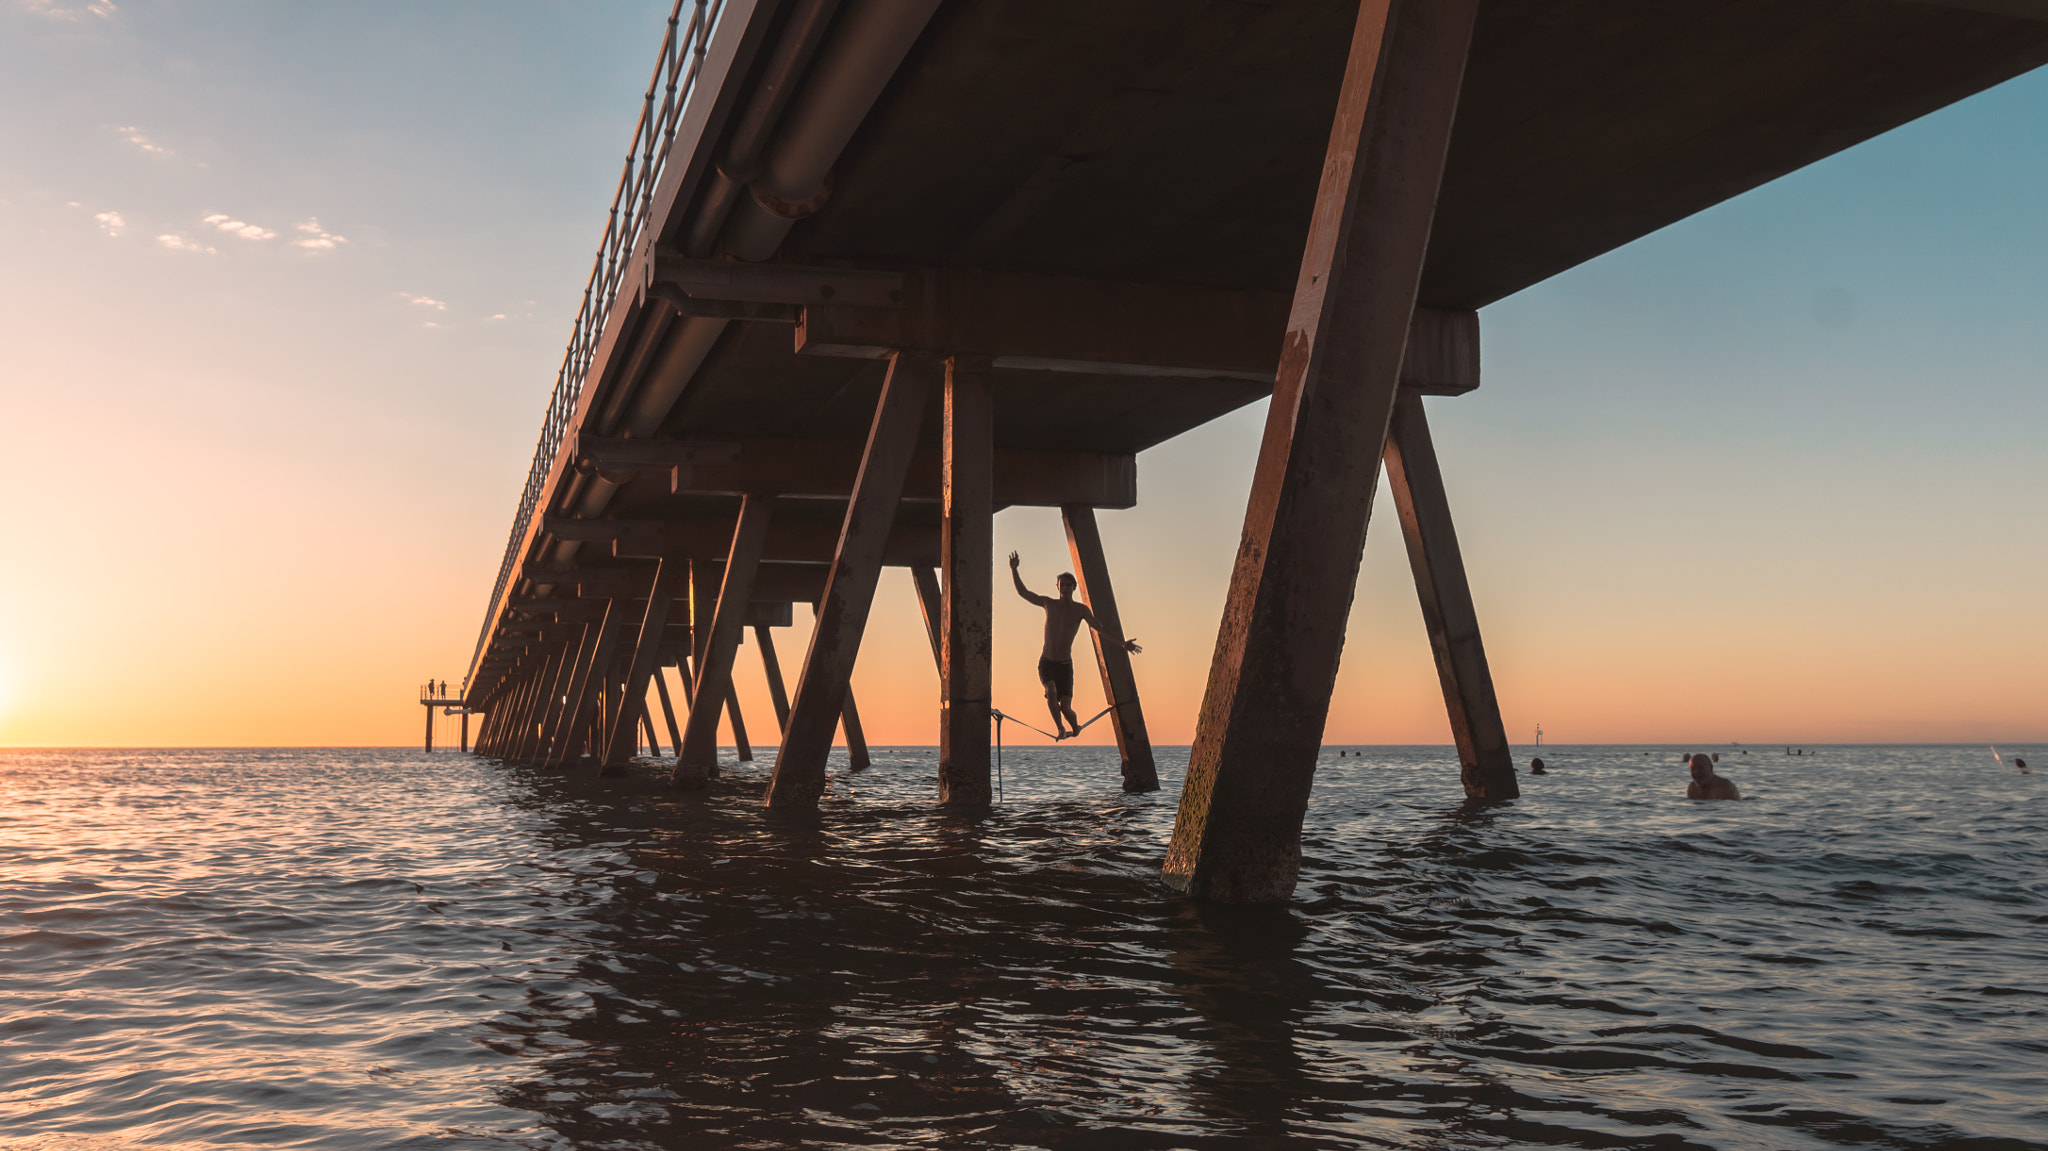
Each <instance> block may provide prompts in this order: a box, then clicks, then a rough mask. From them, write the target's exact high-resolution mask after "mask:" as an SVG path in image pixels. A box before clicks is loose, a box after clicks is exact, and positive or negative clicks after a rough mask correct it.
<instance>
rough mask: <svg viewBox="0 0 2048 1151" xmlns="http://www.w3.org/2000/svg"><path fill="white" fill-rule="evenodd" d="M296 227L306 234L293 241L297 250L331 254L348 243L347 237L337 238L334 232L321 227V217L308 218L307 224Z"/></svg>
mask: <svg viewBox="0 0 2048 1151" xmlns="http://www.w3.org/2000/svg"><path fill="white" fill-rule="evenodd" d="M294 227H296V228H297V229H298V230H299V231H301V232H303V233H305V234H304V235H302V236H300V237H299V238H298V239H296V240H293V241H292V246H293V247H295V248H304V249H306V250H307V251H309V252H331V251H333V250H334V249H335V248H337V247H339V246H340V245H342V244H346V243H348V237H347V236H337V235H335V234H334V233H333V232H330V231H328V230H326V229H325V228H322V227H321V226H320V217H318V216H308V217H306V222H305V223H303V224H297V225H294Z"/></svg>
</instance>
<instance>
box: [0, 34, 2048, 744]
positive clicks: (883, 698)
mask: <svg viewBox="0 0 2048 1151" xmlns="http://www.w3.org/2000/svg"><path fill="white" fill-rule="evenodd" d="M230 12H239V13H240V14H239V15H237V16H234V18H232V19H230V17H229V16H228V15H224V13H230ZM666 15H667V5H666V4H665V3H631V4H617V5H610V6H606V7H605V8H603V9H602V10H596V9H588V8H585V7H583V6H577V5H567V4H555V5H548V4H514V5H509V6H508V5H483V4H447V5H436V6H431V7H425V8H415V7H412V6H403V5H383V4H369V5H363V6H355V5H348V6H339V5H337V6H324V7H321V8H317V9H316V8H314V7H311V6H297V5H292V6H263V5H250V6H247V7H245V8H243V9H233V8H208V9H206V10H205V14H204V15H192V14H181V13H180V12H178V11H176V10H174V9H170V8H165V9H154V8H144V7H138V6H125V5H124V6H119V7H116V6H115V5H111V4H103V3H102V4H79V5H65V4H60V3H26V4H25V3H15V2H11V0H10V2H9V3H7V4H6V6H5V7H0V99H4V101H5V104H6V107H7V108H8V109H9V114H8V115H7V116H5V117H4V118H0V133H4V139H0V344H4V346H5V347H6V348H7V350H8V352H7V359H6V363H5V367H4V368H0V389H4V396H0V400H4V413H5V414H4V419H0V479H4V490H5V492H6V494H7V500H6V509H7V510H6V515H5V519H4V530H0V540H4V547H5V548H6V554H5V563H0V745H16V746H20V745H40V746H47V745H94V746H106V745H330V744H364V745H387V744H394V745H395V744H409V743H414V742H416V741H417V740H418V738H419V726H420V719H421V717H420V708H419V707H418V706H417V705H416V704H414V703H413V702H412V693H413V691H414V688H415V686H416V685H417V684H418V683H419V682H420V681H421V680H423V679H425V678H427V677H428V676H433V677H436V678H447V679H450V680H459V679H460V678H461V676H462V675H463V673H464V671H465V669H466V667H467V664H468V660H469V657H470V653H471V650H472V648H473V645H474V644H475V642H476V630H477V627H478V625H479V623H480V622H481V619H482V616H483V613H484V610H485V607H486V603H485V597H486V595H487V594H488V592H489V591H490V586H491V581H492V579H493V577H494V575H495V574H496V570H497V566H498V561H499V558H500V555H501V554H502V551H503V548H504V542H505V533H506V530H507V528H508V526H509V524H510V520H511V516H512V512H513V510H514V503H515V500H516V497H517V495H518V489H519V485H520V482H521V481H522V479H523V477H524V474H525V471H526V467H527V463H528V460H529V458H530V456H531V453H532V449H533V441H534V436H535V433H536V431H537V429H538V426H539V421H540V416H541V409H542V405H543V402H544V399H545V396H546V394H547V390H548V388H549V387H550V385H551V384H552V382H553V380H554V374H555V369H556V366H557V365H558V363H559V361H560V358H561V347H562V343H563V341H564V340H565V339H566V337H567V335H568V330H569V324H570V321H571V319H572V317H573V316H574V314H575V310H576V305H577V302H578V298H579V295H580V293H581V290H582V286H583V283H584V279H585V275H586V273H587V270H588V266H589V261H590V253H591V250H592V248H593V246H594V244H595V241H596V240H597V237H598V235H599V233H600V231H601V229H602V226H603V215H604V208H605V205H606V203H607V202H608V200H609V195H610V189H611V185H612V182H613V181H614V180H615V179H616V177H617V169H618V160H619V150H620V149H621V148H622V147H623V145H624V142H625V140H626V139H627V136H628V133H629V131H630V129H631V127H632V118H633V116H634V115H635V113H636V110H637V104H638V99H639V92H640V89H641V87H642V86H643V85H644V84H645V82H646V75H647V70H648V68H649V66H650V63H651V60H652V56H653V52H654V49H655V46H656V44H657V42H658V38H659V35H660V26H661V23H662V20H663V19H664V18H665V16H666ZM2044 202H2048V75H2042V74H2035V75H2030V76H2026V77H2022V78H2020V79H2019V80H2016V81H2014V82H2012V83H2009V84H2007V85H2005V86H2003V87H2001V88H1998V89H1994V90H1993V91H1991V92H1989V93H1986V94H1984V95H1981V96H1979V97H1977V98H1974V99H1972V100H1970V101H1967V102H1965V103H1963V104H1960V105H1958V106H1955V107H1953V108H1950V109H1948V110H1946V111H1943V112H1941V113H1938V114H1936V115H1935V116H1932V117H1929V118H1927V119H1925V120H1922V121H1920V122H1917V123H1915V124H1912V125H1908V126H1907V127H1905V128H1902V129H1900V130H1898V131H1896V132H1893V133H1891V134H1889V135H1887V136H1884V137H1881V138H1879V139H1877V140H1875V141H1872V142H1870V143H1867V144H1865V145H1862V146H1860V147H1858V148H1856V149H1854V150H1852V151H1850V152H1847V153H1844V154H1842V155H1840V156H1838V157H1835V158H1834V159H1831V160H1829V161H1826V162H1824V163H1822V164H1819V165H1816V166H1815V167H1813V168H1810V169H1808V170H1806V171H1803V172H1799V173H1795V174H1794V175H1792V176H1789V177H1786V178H1784V179H1782V180H1779V181H1777V182H1776V183H1774V184H1771V185H1768V186H1766V187H1764V188H1762V189H1760V190H1757V191H1755V192H1752V193H1750V194H1748V195H1746V196H1743V197H1740V198H1738V199H1737V200H1734V201H1731V202H1729V203H1726V204H1723V205H1721V206H1719V207H1716V208H1714V209H1712V210H1710V211H1707V212H1705V213H1702V214H1701V215H1699V216H1696V217H1694V218H1692V219H1689V220H1687V221H1684V222H1682V223H1680V224H1678V225H1675V226H1673V227H1671V228H1668V229H1666V230H1665V231H1663V232H1661V233H1658V234H1656V235H1653V236H1650V237H1648V238H1646V239H1644V240H1642V241H1640V242H1638V243H1636V244H1634V245H1631V246H1629V247H1628V248H1625V249H1623V250H1621V251H1618V252H1615V253H1611V254H1609V255H1608V256H1605V257H1603V258H1601V259H1598V260H1595V261H1593V262H1591V263H1589V264H1586V265H1584V266H1581V267H1579V268H1577V269H1574V270H1572V271H1570V272H1568V273H1566V274H1564V275H1561V276H1559V277H1557V278H1556V279H1554V280H1552V281H1550V282H1549V283H1546V284H1543V285H1539V286H1537V287H1535V288H1532V289H1530V290H1528V291H1525V292H1523V293H1521V294H1519V295H1517V296H1514V297H1511V298H1510V299H1508V300H1506V301H1503V302H1501V303H1499V304H1497V305H1494V306H1493V307H1490V308H1488V309H1486V310H1485V311H1484V312H1483V313H1482V321H1481V322H1482V326H1483V331H1484V349H1485V366H1484V385H1483V386H1482V387H1481V388H1480V390H1479V391H1477V392H1475V393H1473V394H1471V395H1469V396H1465V397H1461V398H1457V399H1439V400H1433V401H1431V404H1432V407H1431V419H1432V421H1433V423H1434V427H1435V431H1436V435H1437V441H1438V447H1439V451H1440V454H1441V456H1442V459H1443V466H1444V470H1445V473H1446V478H1447V481H1448V483H1449V486H1450V491H1451V499H1452V503H1453V508H1454V510H1455V512H1456V513H1457V515H1458V522H1459V529H1460V536H1461V541H1462V544H1463V547H1464V553H1465V558H1466V562H1467V566H1468V569H1469V572H1470V576H1471V582H1472V585H1473V590H1474V593H1475V596H1476V599H1477V602H1478V607H1479V611H1480V617H1481V621H1482V624H1483V625H1484V627H1485V632H1486V640H1487V647H1488V653H1489V656H1490V657H1491V660H1492V664H1493V668H1494V672H1495V676H1496V680H1497V683H1498V688H1499V695H1500V698H1501V701H1502V704H1503V706H1504V709H1505V711H1506V715H1507V720H1508V727H1509V732H1510V735H1511V737H1512V738H1513V739H1514V740H1516V741H1517V742H1518V743H1523V742H1528V741H1529V740H1530V739H1531V738H1532V736H1533V733H1534V729H1535V726H1536V725H1537V724H1538V723H1541V724H1542V725H1543V729H1544V733H1545V742H1559V743H1573V742H1585V743H1596V742H1636V741H1644V742H1688V741H1715V742H1726V741H1730V740H1740V741H1744V742H1752V743H1758V744H1777V743H1784V742H1827V741H1842V742H1888V741H1990V742H2008V741H2040V740H2044V739H2048V708H2044V703H2048V694H2044V678H2043V674H2042V671H2041V667H2042V662H2043V655H2044V640H2048V596H2044V595H2043V592H2042V590H2041V579H2042V573H2043V572H2044V570H2048V543H2044V541H2048V499H2044V496H2043V483H2042V479H2043V472H2044V461H2048V320H2044V319H2043V317H2044V316H2048V212H2044V211H2043V210H2042V204H2043V203H2044ZM1262 416H1263V411H1262V406H1261V407H1259V408H1250V409H1245V410H1242V411H1240V412H1238V413H1236V414H1234V415H1232V416H1230V417H1227V418H1225V419H1222V420H1219V421H1217V422H1216V423H1214V424H1212V425H1210V426H1208V427H1205V428H1202V429H1200V430H1198V431H1196V432H1194V433H1192V434H1190V435H1188V436H1186V437H1184V438H1182V439H1181V440H1179V441H1176V442H1174V443H1170V444H1167V445H1164V446H1162V447H1160V448H1158V449H1156V450H1154V451H1151V452H1149V453H1147V454H1145V455H1144V456H1142V457H1141V458H1140V462H1139V486H1140V498H1141V503H1140V506H1139V507H1138V508H1136V509H1134V510H1130V511H1123V512H1111V513H1105V514H1104V515H1103V517H1102V523H1103V528H1104V534H1105V537H1106V540H1107V545H1108V548H1109V553H1110V559H1111V563H1112V565H1113V569H1112V570H1113V573H1114V575H1115V577H1116V580H1117V584H1118V593H1119V598H1120V599H1121V601H1122V607H1123V611H1124V616H1125V621H1126V630H1127V631H1128V632H1129V633H1130V634H1131V635H1133V636H1135V637H1137V638H1138V639H1139V640H1140V641H1141V642H1142V643H1143V644H1144V645H1145V652H1144V654H1143V655H1142V656H1139V657H1137V668H1138V674H1139V681H1140V686H1141V689H1142V691H1143V692H1144V698H1145V705H1146V710H1147V717H1148V720H1149V722H1150V725H1151V728H1152V732H1153V735H1154V738H1155V739H1156V740H1157V741H1159V742H1161V743H1184V742H1187V741H1188V740H1189V739H1190V738H1191V736H1192V733H1193V731H1192V728H1193V721H1194V715H1195V712H1196V709H1197V707H1198V705H1199V702H1200V694H1201V690H1202V686H1203V683H1204V680H1205V677H1206V674H1207V670H1208V661H1209V656H1210V652H1211V648H1212V645H1213V643H1214V640H1215V635H1216V628H1217V623H1218V619H1219V613H1220V610H1221V605H1222V598H1223V592H1224V588H1225V584H1226V582H1227V579H1228V576H1229V569H1230V562H1231V558H1232V555H1233V552H1234V549H1235V547H1236V542H1237V535H1238V530H1239V528H1240V526H1241V524H1242V516H1243V507H1244V497H1245V493H1246V490H1247V488H1248V484H1249V477H1250V471H1251V463H1252V459H1253V454H1254V452H1255V450H1256V440H1257V433H1258V428H1259V423H1260V420H1261V419H1262ZM1361 450H1369V449H1365V448H1362V449H1361ZM1013 548H1014V549H1017V550H1019V551H1021V552H1022V553H1023V555H1024V560H1025V568H1024V570H1025V575H1026V578H1027V579H1028V580H1029V581H1030V582H1031V583H1032V584H1033V586H1034V587H1036V588H1038V589H1040V590H1049V589H1050V587H1051V584H1052V580H1053V577H1054V576H1055V575H1056V574H1057V573H1058V572H1060V571H1064V570H1066V566H1067V564H1066V550H1065V543H1064V539H1063V537H1062V535H1061V533H1060V528H1059V522H1058V516H1057V513H1056V512H1052V511H1049V510H1037V509H1020V510H1014V511H1010V512H1005V513H1003V514H1002V515H1001V516H999V517H998V520H997V535H996V550H997V556H998V562H1000V557H1001V556H1002V555H1003V554H1004V553H1007V552H1008V551H1010V550H1011V549H1013ZM998 578H999V580H1000V578H1001V577H1000V573H999V577H998ZM998 587H999V589H1000V588H1001V587H1002V584H1001V583H1000V582H999V584H998ZM802 614H803V613H802V611H801V609H799V615H800V616H801V615H802ZM1037 628H1038V624H1037V619H1036V615H1035V613H1034V611H1033V610H1032V609H1031V608H1029V607H1028V606H1027V605H1025V604H1023V603H1022V602H1020V601H1018V600H1017V599H1015V598H1014V597H1012V596H1009V595H1008V593H1007V592H1006V591H1002V590H999V592H998V604H997V615H996V642H997V654H996V659H997V683H996V701H997V703H998V705H999V706H1001V707H1003V708H1004V709H1005V710H1008V711H1011V712H1013V713H1017V714H1019V715H1028V716H1030V717H1032V718H1034V719H1038V718H1039V717H1040V716H1041V715H1042V711H1041V710H1040V705H1039V700H1038V696H1039V691H1038V687H1037V684H1036V682H1035V679H1034V675H1033V663H1034V661H1035V658H1036V655H1037V651H1036V644H1037ZM805 635H806V628H805V626H804V621H803V620H801V619H800V620H799V623H798V626H797V627H796V628H795V629H793V631H791V632H788V633H784V635H783V636H781V637H779V648H780V654H781V656H782V660H783V663H784V665H785V668H786V669H787V670H788V672H789V673H790V674H792V675H794V672H795V669H796V667H797V666H798V665H800V663H801V657H802V652H803V645H804V639H805ZM738 678H739V682H740V684H741V690H742V700H743V704H744V706H745V709H746V712H747V714H748V718H749V721H750V724H751V726H752V727H753V728H754V729H755V730H754V732H753V735H754V737H755V740H756V742H757V743H769V744H772V742H773V719H772V712H771V710H770V708H769V705H768V702H767V696H766V692H765V690H764V688H763V685H762V680H761V675H760V665H759V663H758V660H757V658H756V654H755V653H754V651H753V649H752V648H751V647H749V648H747V649H744V650H743V651H742V654H741V661H740V665H739V672H738ZM1079 679H1080V681H1081V682H1080V691H1079V698H1078V699H1077V701H1076V707H1077V708H1078V709H1079V710H1080V711H1081V712H1082V714H1083V716H1084V717H1085V716H1087V715H1091V714H1093V713H1094V712H1095V711H1096V710H1097V709H1098V708H1099V707H1100V706H1101V704H1100V689H1099V686H1098V685H1097V683H1096V681H1095V679H1094V677H1093V675H1092V674H1091V673H1088V672H1086V671H1084V672H1083V674H1082V675H1081V676H1079ZM855 685H856V691H857V693H858V696H859V698H860V702H861V707H862V711H863V715H864V718H865V720H866V723H867V727H868V735H869V739H870V741H871V742H873V743H876V744H878V745H888V744H905V743H911V744H924V743H931V742H933V741H934V739H935V732H934V726H933V725H934V717H935V713H936V689H937V677H936V674H935V673H934V670H933V668H932V663H931V657H930V650H929V648H928V646H927V644H926V640H925V638H924V635H923V632H922V624H921V622H920V621H919V617H918V614H917V610H916V606H915V599H914V596H913V594H912V591H911V588H910V585H909V581H908V579H907V577H905V575H904V573H902V572H900V571H891V572H889V573H888V574H887V575H886V576H885V578H884V580H883V583H882V587H881V591H880V596H879V601H878V604H877V610H876V612H875V614H874V616H873V617H872V622H871V624H870V627H869V631H868V638H867V641H866V644H865V647H864V649H863V653H862V656H861V662H860V665H859V669H858V671H857V673H856V677H855ZM1087 735H1088V738H1089V739H1090V740H1091V741H1100V740H1106V739H1107V738H1108V732H1107V729H1106V727H1104V726H1098V727H1095V728H1092V729H1090V731H1089V732H1088V733H1087ZM1030 738H1033V739H1035V737H1030ZM1447 739H1448V731H1447V729H1446V726H1445V722H1444V718H1443V709H1442V700H1441V697H1440V695H1439V694H1438V689H1437V684H1436V678H1435V673H1434V670H1433V668H1432V667H1431V664H1430V659H1429V653H1428V647H1427V644H1426V641H1425V638H1424V635H1423V632H1422V627H1421V621H1420V617H1419V614H1418V612H1417V609H1416V606H1415V599H1414V591H1413V587H1412V585H1411V584H1410V582H1409V577H1408V573H1407V566H1406V557H1405V555H1404V554H1403V551H1402V548H1401V543H1400V536H1399V531H1398V527H1397V525H1396V524H1395V523H1394V521H1393V517H1392V511H1391V504H1390V503H1388V502H1387V501H1385V500H1384V498H1383V499H1382V501H1381V503H1380V506H1379V514H1378V516H1377V517H1376V522H1375V524H1374V526H1373V530H1372V534H1371V538H1370V539H1369V541H1368V544H1367V549H1366V558H1365V564H1364V569H1363V571H1362V573H1361V576H1360V581H1359V588H1358V594H1357V599H1356V603H1355V606H1354V610H1353V613H1352V617H1351V621H1350V632H1349V638H1348V641H1347V646H1346V654H1345V662H1344V670H1343V673H1342V677H1341V679H1340V681H1339V684H1338V689H1337V697H1336V700H1335V703H1334V705H1333V707H1332V711H1331V718H1330V725H1329V731H1328V741H1329V742H1331V743H1333V744H1338V743H1441V742H1445V741H1447Z"/></svg>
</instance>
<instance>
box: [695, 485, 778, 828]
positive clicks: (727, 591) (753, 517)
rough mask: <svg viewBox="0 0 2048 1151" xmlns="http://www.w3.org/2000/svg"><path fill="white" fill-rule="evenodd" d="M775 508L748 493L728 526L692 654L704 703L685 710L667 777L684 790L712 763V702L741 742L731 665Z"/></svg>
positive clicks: (766, 498)
mask: <svg viewBox="0 0 2048 1151" xmlns="http://www.w3.org/2000/svg"><path fill="white" fill-rule="evenodd" d="M774 509H775V497H774V496H772V495H761V494H755V495H749V496H747V497H746V498H745V499H744V500H742V501H741V503H740V518H739V522H738V523H737V524H735V525H734V526H733V532H732V547H731V549H730V550H729V551H728V552H727V553H726V560H725V574H724V578H723V579H722V580H721V581H720V582H719V586H718V606H717V607H716V608H715V609H713V611H712V613H711V626H710V628H708V629H705V630H707V631H708V634H706V635H705V636H704V637H703V640H702V643H701V646H700V647H699V653H700V654H699V655H698V659H697V676H696V679H697V683H696V688H695V695H694V698H696V699H697V700H699V701H701V702H703V703H704V706H702V707H692V708H691V709H690V719H689V722H688V723H686V724H684V725H683V742H682V746H681V748H680V749H679V750H678V751H677V752H676V768H675V774H674V775H673V776H672V777H671V779H670V782H671V783H673V784H674V785H675V786H676V787H679V788H682V789H684V790H686V791H695V790H699V789H701V788H703V787H705V786H706V784H707V781H708V780H710V778H711V769H712V768H713V767H715V766H717V764H718V711H719V708H718V704H719V703H720V702H721V701H722V702H725V703H726V704H727V706H728V708H729V710H730V711H731V713H732V718H733V721H734V722H733V734H734V736H735V737H736V738H737V739H738V741H739V743H740V744H741V746H742V747H744V746H745V743H746V736H745V734H744V731H745V729H744V728H742V727H741V726H740V723H739V707H738V703H737V700H736V699H733V698H732V694H733V693H732V665H733V657H734V655H736V654H737V652H738V650H739V644H740V634H741V633H742V632H743V631H744V630H745V626H746V617H747V604H748V603H750V602H752V599H753V594H754V572H755V570H756V569H758V568H759V567H760V566H761V548H762V545H763V544H764V543H766V542H767V539H768V523H769V520H770V518H771V516H772V514H773V512H774Z"/></svg>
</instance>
